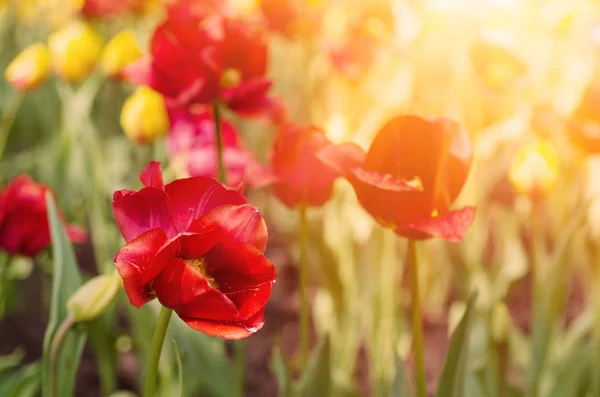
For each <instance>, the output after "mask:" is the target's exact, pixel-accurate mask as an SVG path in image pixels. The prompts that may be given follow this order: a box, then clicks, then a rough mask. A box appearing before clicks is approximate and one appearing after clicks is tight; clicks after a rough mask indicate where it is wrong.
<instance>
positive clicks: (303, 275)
mask: <svg viewBox="0 0 600 397" xmlns="http://www.w3.org/2000/svg"><path fill="white" fill-rule="evenodd" d="M307 245H308V220H307V219H306V207H301V208H300V259H299V267H300V270H299V277H300V357H301V361H300V362H301V368H302V369H304V368H306V364H307V363H308V350H309V346H308V331H309V327H308V293H307V289H308V286H307V284H308V274H307V273H308V269H307V266H308V263H307V258H306V254H307V252H306V251H307V248H308V247H307Z"/></svg>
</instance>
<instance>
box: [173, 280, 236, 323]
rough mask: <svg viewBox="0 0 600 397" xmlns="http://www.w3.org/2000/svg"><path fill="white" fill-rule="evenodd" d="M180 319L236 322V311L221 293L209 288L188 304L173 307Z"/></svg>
mask: <svg viewBox="0 0 600 397" xmlns="http://www.w3.org/2000/svg"><path fill="white" fill-rule="evenodd" d="M175 311H176V312H177V314H178V315H179V317H182V318H193V319H198V320H209V321H227V322H229V321H237V320H238V310H237V308H236V307H235V305H234V304H233V302H232V301H231V300H230V299H229V298H228V297H227V296H225V295H224V294H223V293H222V292H221V291H219V290H216V289H213V288H210V289H208V290H207V291H205V292H204V293H203V294H201V295H199V296H197V297H196V298H194V299H193V300H191V301H190V302H188V303H186V304H184V305H182V306H178V307H175Z"/></svg>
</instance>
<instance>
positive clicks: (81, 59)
mask: <svg viewBox="0 0 600 397" xmlns="http://www.w3.org/2000/svg"><path fill="white" fill-rule="evenodd" d="M103 43H104V40H103V39H102V36H100V35H99V34H98V33H97V32H96V31H95V30H94V29H92V28H91V27H90V26H89V25H88V24H86V23H84V22H81V21H74V22H71V23H70V24H69V25H67V26H66V27H65V28H64V29H62V30H59V31H58V32H55V33H53V34H51V35H50V38H49V39H48V44H49V46H50V55H51V58H52V65H53V67H54V70H55V72H56V74H58V75H59V76H60V77H61V78H63V79H65V80H67V81H69V82H72V83H77V82H80V81H81V80H83V79H85V78H86V77H87V76H88V75H89V74H90V72H91V71H92V70H93V69H94V67H95V66H96V62H97V61H98V57H99V56H100V52H101V51H102V45H103Z"/></svg>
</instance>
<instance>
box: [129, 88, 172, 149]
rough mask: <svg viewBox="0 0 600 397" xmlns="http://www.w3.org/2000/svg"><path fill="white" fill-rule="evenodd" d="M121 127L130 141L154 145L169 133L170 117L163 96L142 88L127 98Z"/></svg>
mask: <svg viewBox="0 0 600 397" xmlns="http://www.w3.org/2000/svg"><path fill="white" fill-rule="evenodd" d="M120 121H121V127H122V128H123V131H124V132H125V135H127V137H128V138H129V139H131V140H132V141H134V142H137V143H152V142H154V141H155V140H156V139H157V138H158V137H160V136H163V135H165V134H166V133H167V132H169V116H168V114H167V108H166V105H165V100H164V98H163V96H162V95H160V94H159V93H158V92H156V91H154V90H152V89H151V88H149V87H145V86H144V87H140V88H138V89H137V90H136V91H135V93H134V94H133V95H132V96H130V97H129V98H127V100H126V101H125V103H124V104H123V108H122V109H121V120H120Z"/></svg>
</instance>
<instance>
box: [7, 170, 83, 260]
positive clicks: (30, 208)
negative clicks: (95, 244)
mask: <svg viewBox="0 0 600 397" xmlns="http://www.w3.org/2000/svg"><path fill="white" fill-rule="evenodd" d="M47 191H52V190H51V189H50V188H49V187H48V186H46V185H42V184H37V183H35V182H34V181H33V180H31V178H30V177H29V176H27V175H21V176H18V177H16V178H15V179H13V180H12V182H10V183H9V184H8V186H6V187H5V188H4V189H3V190H2V191H0V249H2V250H4V251H6V252H8V253H9V254H11V255H24V256H29V257H34V256H36V255H37V254H39V253H40V252H41V251H43V250H44V249H45V248H46V247H48V245H50V226H49V224H48V210H47V208H46V192H47ZM53 194H54V193H53ZM59 216H61V217H63V215H62V213H61V214H59ZM67 234H68V235H69V238H70V239H71V241H73V242H77V243H80V242H84V241H85V240H86V234H85V232H84V231H83V229H81V228H79V227H77V226H73V225H69V226H67Z"/></svg>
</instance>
